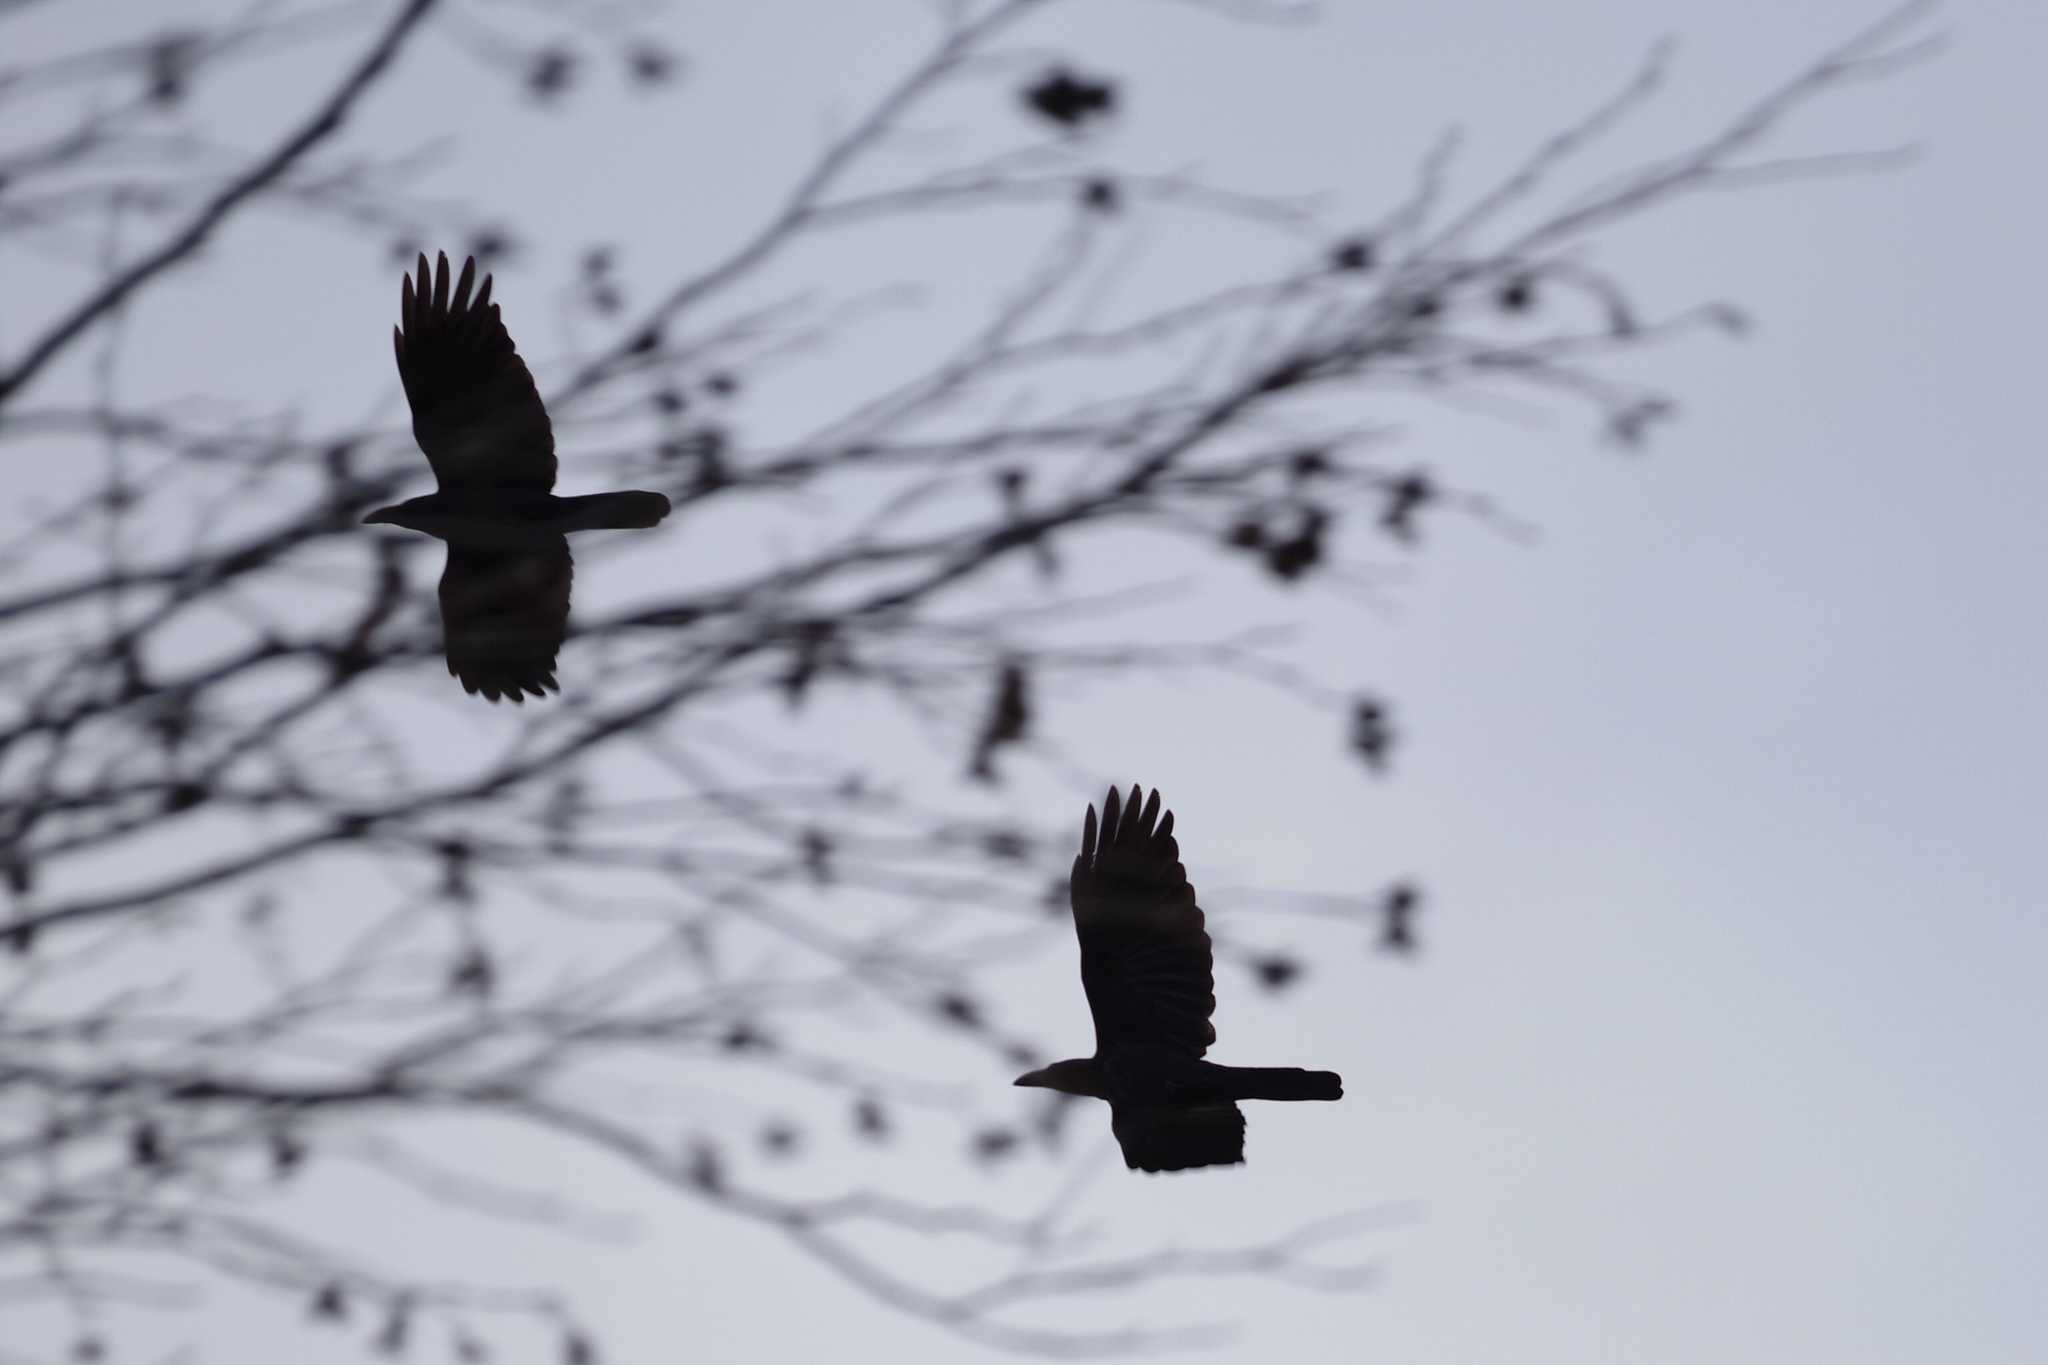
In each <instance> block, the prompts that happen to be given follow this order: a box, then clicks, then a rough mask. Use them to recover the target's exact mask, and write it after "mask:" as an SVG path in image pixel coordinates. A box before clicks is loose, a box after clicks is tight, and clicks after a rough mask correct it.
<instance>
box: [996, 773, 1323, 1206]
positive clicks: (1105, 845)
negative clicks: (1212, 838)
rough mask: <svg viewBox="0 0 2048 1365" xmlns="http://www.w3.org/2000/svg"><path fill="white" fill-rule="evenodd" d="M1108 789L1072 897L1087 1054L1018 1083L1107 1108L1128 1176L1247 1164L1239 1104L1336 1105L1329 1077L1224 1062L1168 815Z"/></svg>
mask: <svg viewBox="0 0 2048 1365" xmlns="http://www.w3.org/2000/svg"><path fill="white" fill-rule="evenodd" d="M1143 796H1144V793H1143V791H1142V790H1141V789H1140V788H1138V787H1135V786H1134V787H1132V788H1131V792H1130V796H1129V798H1128V799H1122V798H1120V797H1119V795H1118V793H1117V792H1116V791H1115V790H1114V789H1112V790H1111V791H1110V793H1109V796H1108V798H1107V799H1106V800H1104V802H1103V806H1102V821H1101V824H1100V826H1099V827H1098V825H1097V823H1096V819H1095V808H1094V807H1093V806H1090V807H1089V808H1088V815H1087V818H1086V821H1085V822H1084V823H1083V825H1082V829H1081V852H1080V856H1078V857H1077V858H1075V859H1074V871H1073V877H1072V880H1071V882H1070V895H1071V899H1072V902H1073V909H1074V930H1075V934H1076V936H1077V937H1078V939H1079V940H1080V947H1081V988H1082V990H1083V991H1084V992H1085V993H1086V995H1087V997H1088V1009H1089V1012H1090V1013H1091V1014H1092V1015H1093V1016H1094V1018H1095V1055H1094V1056H1092V1057H1077V1058H1072V1059H1069V1060H1067V1061H1063V1062H1054V1063H1053V1064H1052V1065H1050V1066H1047V1067H1043V1068H1041V1069H1039V1070H1037V1071H1032V1072H1028V1073H1027V1074H1025V1075H1023V1076H1019V1077H1018V1078H1017V1084H1018V1085H1026V1086H1040V1087H1044V1088H1046V1089H1050V1090H1059V1091H1063V1092H1065V1093H1067V1094H1069V1095H1085V1096H1089V1097H1091V1098H1094V1099H1100V1100H1107V1101H1108V1102H1109V1116H1110V1120H1109V1121H1110V1130H1111V1132H1113V1133H1114V1134H1115V1135H1116V1140H1117V1145H1118V1146H1119V1147H1121V1148H1122V1149H1123V1154H1124V1164H1125V1165H1127V1166H1129V1167H1131V1168H1132V1169H1133V1170H1142V1171H1180V1170H1191V1169H1194V1168H1196V1167H1201V1166H1228V1165H1235V1164H1236V1163H1238V1162H1241V1161H1243V1160H1244V1111H1243V1110H1241V1109H1239V1108H1238V1107H1237V1103H1238V1101H1240V1100H1335V1099H1339V1098H1341V1097H1342V1096H1343V1094H1344V1083H1343V1081H1342V1080H1341V1079H1340V1078H1339V1077H1338V1076H1337V1074H1336V1073H1335V1072H1331V1071H1304V1070H1302V1069H1300V1068H1299V1067H1263V1066H1219V1065H1217V1064H1216V1063H1214V1062H1208V1061H1204V1060H1203V1053H1205V1052H1206V1051H1207V1050H1208V1048H1209V1045H1210V1044H1211V1043H1213V1042H1215V1041H1216V1029H1215V1026H1214V1025H1213V1024H1212V1023H1211V1022H1210V1016H1211V1015H1212V1014H1213V1013H1214V1012H1215V1009H1216V985H1215V953H1214V949H1213V948H1212V946H1211V944H1210V942H1209V934H1208V931H1207V929H1206V928H1205V927H1204V925H1203V918H1202V912H1201V909H1200V908H1199V907H1198V906H1197V905H1196V904H1195V889H1194V887H1192V886H1190V885H1189V884H1188V879H1187V870H1186V869H1185V868H1184V867H1182V866H1181V861H1180V846H1179V845H1178V844H1177V843H1176V842H1175V841H1174V837H1173V812H1172V811H1167V812H1166V813H1165V815H1164V816H1163V817H1162V816H1161V814H1160V810H1159V793H1158V792H1156V791H1154V792H1153V793H1152V794H1151V796H1150V797H1149V798H1148V799H1144V800H1143V803H1142V805H1141V804H1140V801H1141V798H1142V797H1143Z"/></svg>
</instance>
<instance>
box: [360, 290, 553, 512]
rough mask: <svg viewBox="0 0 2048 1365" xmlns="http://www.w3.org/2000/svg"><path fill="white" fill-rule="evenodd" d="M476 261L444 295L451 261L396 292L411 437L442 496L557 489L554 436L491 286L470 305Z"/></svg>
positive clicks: (394, 337)
mask: <svg viewBox="0 0 2048 1365" xmlns="http://www.w3.org/2000/svg"><path fill="white" fill-rule="evenodd" d="M475 282H476V260H475V258H474V257H472V258H470V259H469V260H467V261H465V262H464V263H463V266H462V275H461V277H460V278H459V279H458V280H456V281H455V284H454V287H453V289H452V290H451V289H450V287H449V281H448V257H447V254H446V253H445V252H444V253H442V254H441V256H440V260H439V265H438V267H437V268H435V269H431V270H430V269H429V268H428V266H427V258H426V256H425V254H424V253H422V254H421V256H420V260H419V278H418V281H417V282H415V281H414V279H413V277H412V276H410V275H408V276H407V277H406V279H405V283H404V284H403V285H402V286H401V287H400V291H399V321H400V325H399V326H398V327H396V328H394V329H393V330H392V333H391V341H392V347H393V349H394V350H395V351H396V352H397V355H398V377H399V379H400V380H401V381H403V383H404V384H405V397H406V401H407V402H409V403H410V404H411V405H412V432H413V437H414V439H416V440H417V441H418V442H419V443H420V449H421V450H422V451H424V452H425V453H426V457H427V463H428V464H430V465H432V466H433V467H434V479H435V481H436V482H437V483H439V484H440V486H441V491H442V492H444V493H452V492H457V491H460V490H464V489H480V488H488V489H510V490H518V491H522V492H532V493H545V492H547V491H548V490H549V489H551V488H553V487H554V486H555V436H554V429H553V428H552V427H550V426H549V425H548V411H547V409H546V408H545V407H544V406H542V404H541V401H540V391H539V390H538V389H536V388H535V387H534V385H533V375H532V374H531V373H529V372H528V371H527V368H526V362H525V361H523V360H521V359H520V358H519V352H518V351H516V350H514V349H513V346H512V338H511V336H510V334H508V333H507V332H506V331H505V323H504V321H503V319H501V318H500V317H499V316H498V305H497V304H495V303H492V302H491V277H490V276H488V275H486V276H484V282H483V287H482V288H481V289H478V290H477V291H476V293H475V295H474V296H473V297H472V295H471V293H470V288H471V286H472V285H474V284H475Z"/></svg>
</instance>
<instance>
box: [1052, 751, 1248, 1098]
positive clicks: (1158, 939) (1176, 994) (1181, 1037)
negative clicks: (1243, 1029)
mask: <svg viewBox="0 0 2048 1365" xmlns="http://www.w3.org/2000/svg"><path fill="white" fill-rule="evenodd" d="M1141 795H1142V793H1141V792H1140V790H1139V788H1137V787H1132V788H1131V794H1130V798H1129V800H1127V801H1124V802H1119V801H1118V799H1117V793H1116V792H1115V791H1114V790H1112V791H1111V792H1110V793H1109V797H1108V799H1107V800H1106V801H1104V802H1103V806H1102V824H1101V827H1100V831H1099V833H1098V829H1097V826H1096V823H1095V810H1094V808H1093V807H1092V806H1091V807H1090V808H1089V810H1088V818H1087V822H1086V823H1085V824H1084V825H1083V826H1082V830H1081V855H1080V856H1079V857H1078V858H1076V859H1075V860H1074V874H1073V880H1072V883H1071V892H1072V897H1073V905H1074V929H1075V932H1076V933H1077V934H1078V935H1079V937H1080V940H1081V986H1082V989H1083V990H1085V991H1086V992H1087V994H1088V1009H1089V1012H1090V1013H1091V1014H1093V1015H1094V1016H1095V1051H1096V1055H1097V1056H1099V1057H1108V1056H1109V1055H1111V1054H1112V1053H1114V1052H1116V1051H1118V1050H1120V1049H1130V1048H1142V1049H1160V1050H1164V1051H1166V1052H1168V1053H1172V1054H1176V1055H1179V1056H1184V1057H1188V1058H1199V1057H1200V1056H1201V1055H1202V1053H1203V1052H1205V1051H1206V1050H1207V1049H1208V1047H1209V1044H1211V1043H1213V1042H1215V1041H1216V1029H1215V1027H1214V1025H1212V1024H1211V1023H1210V1022H1209V1016H1210V1015H1211V1014H1212V1013H1214V1012H1215V1009H1216V981H1215V975H1214V964H1215V957H1214V953H1213V952H1212V950H1211V948H1210V945H1209V934H1208V931H1207V930H1206V929H1204V928H1203V925H1202V912H1201V910H1200V909H1199V908H1198V907H1197V906H1196V904H1195V889H1194V887H1192V886H1190V885H1188V875H1187V870H1186V869H1185V868H1183V867H1182V866H1181V863H1180V846H1179V845H1178V844H1176V843H1175V842H1174V839H1173V812H1172V811H1168V812H1167V813H1166V816H1165V818H1164V819H1161V818H1160V814H1159V793H1158V792H1157V791H1155V792H1153V793H1152V795H1151V799H1150V800H1147V801H1146V802H1145V803H1144V805H1143V807H1142V808H1141V807H1140V806H1139V799H1140V796H1141Z"/></svg>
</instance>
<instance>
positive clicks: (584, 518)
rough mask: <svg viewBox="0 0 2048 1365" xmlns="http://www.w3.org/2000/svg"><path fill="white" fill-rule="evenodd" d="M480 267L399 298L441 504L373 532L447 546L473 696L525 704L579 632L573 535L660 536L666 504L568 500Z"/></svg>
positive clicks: (405, 351) (412, 393)
mask: <svg viewBox="0 0 2048 1365" xmlns="http://www.w3.org/2000/svg"><path fill="white" fill-rule="evenodd" d="M475 283H476V260H475V258H474V257H472V258H470V259H469V260H467V261H465V262H464V263H463V266H462V275H461V277H460V278H459V279H457V280H456V281H455V284H454V288H453V289H452V290H451V289H450V287H449V281H448V257H447V254H446V253H442V254H441V257H440V263H439V266H438V268H437V269H433V270H429V268H428V266H427V258H426V256H425V254H424V253H422V254H421V256H420V259H419V279H418V282H417V284H415V282H414V280H413V278H412V277H411V276H407V277H406V280H405V284H404V286H403V287H402V289H401V290H400V293H399V305H398V307H399V321H400V325H399V326H398V327H396V328H393V329H392V333H391V340H392V345H393V347H394V348H395V349H396V351H397V352H398V377H399V379H400V380H402V381H403V382H404V384H405V397H406V401H407V402H409V403H410V404H412V434H413V438H414V439H415V440H417V441H418V442H419V445H420V450H421V451H422V452H424V453H425V455H426V457H427V463H428V464H429V465H431V466H432V467H433V470H434V482H435V483H436V484H438V485H439V491H438V492H434V493H429V494H427V495H426V496H425V497H423V498H410V499H407V500H406V501H405V502H401V503H398V504H396V505H395V506H391V507H380V508H378V509H377V510H376V511H374V512H372V513H370V515H369V516H367V517H365V518H363V520H364V522H365V523H369V524H383V525H391V526H403V527H406V528H408V529H410V530H414V531H424V532H426V534H428V535H430V536H435V537H438V538H439V539H441V540H444V541H446V542H447V543H448V565H447V567H446V568H445V569H443V570H442V572H441V628H442V635H443V640H444V645H445V648H446V651H447V654H448V671H449V672H450V673H452V674H453V675H455V677H457V678H458V679H460V680H461V682H462V690H463V691H465V692H468V693H470V694H471V695H475V694H477V693H482V694H483V696H484V697H485V699H486V700H489V701H499V700H502V699H504V698H508V697H509V698H510V699H511V700H513V701H515V702H518V701H524V700H525V699H526V698H527V697H528V696H529V695H531V696H535V697H538V696H543V695H545V694H546V693H548V692H552V691H560V690H561V689H560V685H559V684H558V683H556V681H555V655H556V653H557V652H558V651H559V650H560V649H561V647H562V638H563V636H564V635H565V634H566V632H567V630H568V623H569V581H570V577H571V574H572V566H571V564H570V560H569V541H568V539H567V533H568V532H571V531H604V530H619V529H625V528H629V527H643V526H653V525H654V524H656V523H657V522H659V521H660V520H661V519H662V518H663V517H665V516H667V515H668V499H667V498H665V497H663V496H662V495H661V494H659V493H647V492H641V491H638V490H634V491H629V492H623V493H589V494H585V495H584V496H582V497H575V498H558V497H556V496H555V495H554V493H553V491H552V490H553V488H554V486H555V436H554V430H553V428H552V427H550V426H549V425H548V411H547V409H546V408H545V407H543V406H542V405H541V401H540V391H539V390H538V389H536V388H535V387H534V385H533V375H532V374H530V373H529V372H528V371H527V368H526V362H525V361H523V360H521V359H520V358H519V353H518V352H517V351H516V350H514V349H513V347H512V338H511V336H510V335H509V334H507V332H506V331H505V323H504V321H503V319H501V318H500V317H499V316H498V305H497V304H495V303H492V302H491V277H490V276H489V275H486V276H484V282H483V287H482V288H480V289H477V290H476V291H475V293H474V294H472V293H471V292H470V291H471V286H473V285H474V284H475Z"/></svg>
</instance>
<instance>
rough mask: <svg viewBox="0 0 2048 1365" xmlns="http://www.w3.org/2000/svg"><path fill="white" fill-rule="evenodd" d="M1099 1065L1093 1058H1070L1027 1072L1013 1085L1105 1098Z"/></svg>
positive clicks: (1102, 1077)
mask: <svg viewBox="0 0 2048 1365" xmlns="http://www.w3.org/2000/svg"><path fill="white" fill-rule="evenodd" d="M1105 1079H1106V1078H1105V1077H1104V1076H1103V1074H1102V1067H1101V1065H1100V1064H1099V1063H1098V1062H1096V1060H1095V1059H1094V1058H1093V1057H1070V1058H1068V1059H1067V1060H1066V1061H1064V1062H1054V1063H1053V1064H1052V1065H1051V1066H1044V1067H1040V1068H1039V1069H1038V1070H1036V1071H1027V1072H1025V1073H1024V1074H1023V1075H1021V1076H1019V1077H1018V1078H1017V1079H1016V1081H1015V1082H1013V1084H1016V1085H1029V1086H1036V1087H1038V1088H1039V1089H1041V1090H1057V1091H1060V1092H1061V1093H1062V1094H1067V1095H1087V1096H1090V1097H1091V1098H1094V1099H1098V1100H1099V1099H1103V1098H1105V1096H1104V1092H1103V1081H1104V1080H1105Z"/></svg>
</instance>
